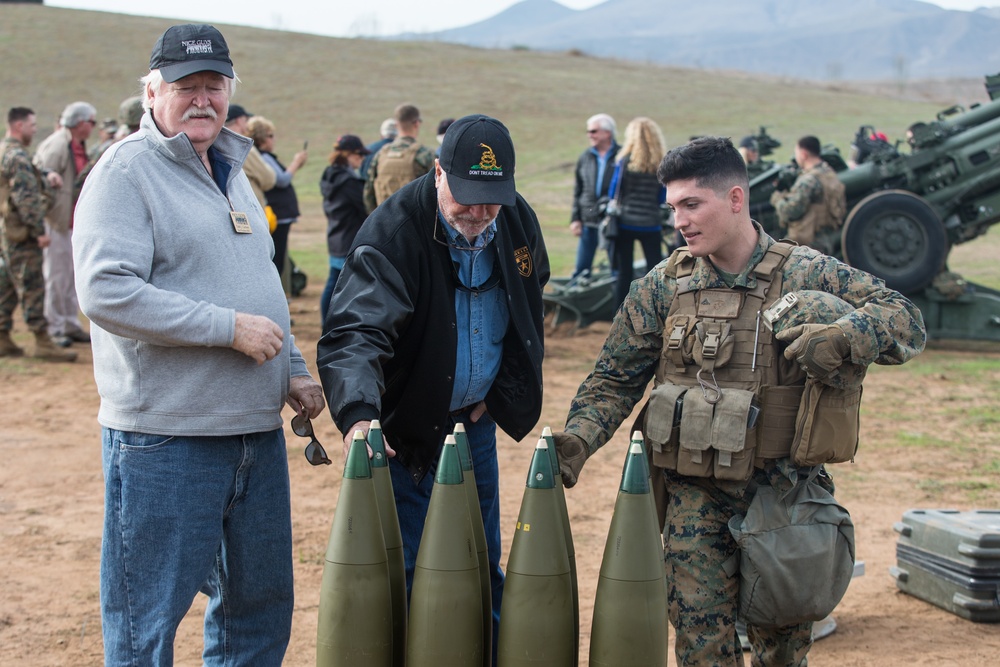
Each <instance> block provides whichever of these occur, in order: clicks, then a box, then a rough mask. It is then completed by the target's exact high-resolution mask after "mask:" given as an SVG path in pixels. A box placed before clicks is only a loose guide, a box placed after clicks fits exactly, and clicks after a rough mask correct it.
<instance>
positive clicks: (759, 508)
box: [729, 466, 854, 627]
mask: <svg viewBox="0 0 1000 667" xmlns="http://www.w3.org/2000/svg"><path fill="white" fill-rule="evenodd" d="M820 470H821V466H816V467H814V468H804V469H799V471H798V478H797V479H796V480H795V483H794V485H793V486H792V488H791V489H789V490H788V491H785V492H779V491H778V490H776V489H774V488H772V487H770V486H758V487H757V489H756V493H755V494H754V498H753V500H752V501H751V502H750V507H748V508H747V513H746V516H740V515H736V516H734V517H733V518H731V519H730V520H729V531H730V532H731V533H732V535H733V538H734V539H735V540H736V543H737V544H738V545H739V548H740V551H739V573H740V603H739V618H740V619H742V620H743V621H745V622H747V623H749V624H751V625H756V626H758V627H784V626H788V625H795V624H798V623H803V622H805V621H819V620H822V619H823V618H826V617H827V616H828V615H829V614H830V612H832V611H833V609H834V608H835V607H836V606H837V604H839V603H840V600H841V599H842V598H843V597H844V593H846V592H847V585H848V584H849V583H850V582H851V578H852V577H853V576H854V523H853V522H852V521H851V515H850V514H849V513H848V511H847V510H846V509H844V507H842V506H841V505H840V504H839V503H838V502H837V501H836V500H835V499H834V497H833V496H832V495H831V494H830V493H829V492H828V491H827V490H826V489H824V488H823V487H822V486H820V485H819V483H818V482H816V476H817V475H818V474H819V472H820Z"/></svg>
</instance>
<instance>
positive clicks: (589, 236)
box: [572, 225, 601, 278]
mask: <svg viewBox="0 0 1000 667" xmlns="http://www.w3.org/2000/svg"><path fill="white" fill-rule="evenodd" d="M600 239H601V234H600V229H598V228H597V227H588V226H587V225H584V226H583V231H582V232H581V233H580V243H579V245H577V246H576V268H575V269H574V270H573V276H572V277H573V278H576V277H577V276H578V275H580V274H582V273H590V271H591V268H592V267H593V265H594V255H596V254H597V245H598V241H600Z"/></svg>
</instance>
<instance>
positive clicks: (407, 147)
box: [363, 104, 435, 213]
mask: <svg viewBox="0 0 1000 667" xmlns="http://www.w3.org/2000/svg"><path fill="white" fill-rule="evenodd" d="M393 118H394V119H395V121H396V131H397V133H398V134H397V136H396V138H395V139H393V140H392V141H391V142H389V143H388V144H386V145H385V146H383V147H382V148H381V149H379V151H378V152H377V153H375V154H373V155H372V157H371V161H370V162H369V163H368V167H367V169H368V172H367V176H366V179H365V189H364V192H363V198H364V202H365V208H366V209H368V212H369V213H371V212H372V211H374V210H375V208H376V207H377V206H379V205H380V204H381V203H382V202H384V201H385V200H386V199H388V198H389V196H390V195H392V194H393V193H395V192H396V191H397V190H399V188H401V187H403V186H404V185H406V184H407V183H409V182H411V181H413V180H416V179H417V178H419V177H421V176H423V175H424V174H427V173H430V171H431V170H432V169H434V159H435V158H434V151H432V150H431V149H429V148H427V146H424V145H423V144H420V143H418V142H417V134H418V133H419V132H420V124H421V123H422V122H423V120H422V119H421V118H420V111H419V110H418V109H417V107H415V106H413V105H412V104H400V105H399V106H398V107H396V110H395V112H394V113H393ZM380 163H381V164H382V166H381V167H380V166H379V164H380Z"/></svg>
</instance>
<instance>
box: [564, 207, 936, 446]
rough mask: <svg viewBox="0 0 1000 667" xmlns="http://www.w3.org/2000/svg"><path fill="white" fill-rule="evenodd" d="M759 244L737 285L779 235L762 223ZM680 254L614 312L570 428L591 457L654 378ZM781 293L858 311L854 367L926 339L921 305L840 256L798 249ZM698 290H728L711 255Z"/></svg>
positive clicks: (697, 273) (848, 323) (847, 320)
mask: <svg viewBox="0 0 1000 667" xmlns="http://www.w3.org/2000/svg"><path fill="white" fill-rule="evenodd" d="M754 227H755V228H756V230H757V235H758V241H757V248H756V249H755V250H754V253H753V255H752V256H751V258H750V262H749V264H748V265H747V267H746V268H745V269H744V270H743V272H742V273H740V275H739V276H737V278H736V282H735V286H734V287H733V288H732V289H738V290H741V289H752V288H754V287H756V285H757V279H756V277H754V275H753V273H752V270H753V268H754V267H755V266H756V265H757V264H758V263H760V261H761V260H762V259H763V258H764V254H765V253H766V251H767V249H768V248H769V247H770V246H771V245H772V244H774V242H775V241H774V239H772V238H771V237H770V236H768V235H767V234H765V233H764V231H763V230H762V229H761V228H760V225H758V224H757V223H756V222H755V223H754ZM676 258H677V253H676V252H675V253H674V255H672V256H671V257H670V259H669V260H668V261H667V262H664V263H661V264H659V265H658V266H657V267H656V268H655V269H653V270H652V271H650V272H649V273H648V274H646V275H645V276H644V277H642V278H640V279H638V280H636V281H635V282H633V283H632V287H631V289H630V290H629V294H628V297H626V299H625V303H624V304H623V305H622V307H621V309H620V310H619V311H618V314H617V315H615V319H614V322H612V324H611V330H610V332H609V333H608V338H607V340H606V341H605V343H604V347H603V349H602V350H601V354H600V356H599V357H598V359H597V363H596V365H595V367H594V370H593V371H592V372H591V374H590V375H589V376H588V377H587V379H586V380H584V382H583V384H582V385H581V386H580V390H579V392H578V393H577V395H576V398H574V399H573V402H572V403H571V405H570V410H569V416H568V417H567V419H566V431H567V432H569V433H573V434H575V435H578V436H580V437H581V438H583V439H584V441H586V443H587V446H588V450H589V453H590V454H593V453H594V452H595V451H597V449H599V448H600V447H601V446H602V445H603V444H604V443H605V442H607V441H608V440H609V439H610V438H611V436H612V435H614V433H615V431H616V430H617V429H618V427H619V426H620V425H621V423H622V422H623V421H624V420H625V419H626V418H627V417H628V416H629V415H630V414H631V412H632V409H633V408H634V407H635V404H636V403H638V402H639V401H640V400H641V399H642V396H643V394H644V392H645V389H646V385H647V384H649V381H650V380H651V379H652V378H653V375H654V373H655V371H656V368H657V365H658V364H659V361H660V355H661V352H662V349H663V345H664V340H663V335H664V332H663V328H664V320H665V319H666V317H667V313H668V311H669V310H670V304H671V302H672V301H673V298H674V292H675V289H676V278H674V277H673V276H674V274H675V271H676V269H675V262H676ZM782 275H783V284H782V294H787V293H788V292H795V291H798V290H819V291H822V292H828V293H830V294H834V295H836V296H838V297H840V298H841V299H843V300H844V301H847V302H848V303H850V304H851V305H852V306H854V307H855V308H856V309H857V310H855V311H853V312H851V313H850V314H848V315H845V316H844V317H842V318H840V319H839V320H837V324H838V325H839V326H840V327H841V328H843V330H844V332H845V333H846V334H847V336H848V338H849V339H850V341H851V358H850V361H852V362H853V363H855V364H859V365H868V364H871V363H878V364H889V365H891V364H901V363H903V362H905V361H907V360H909V359H911V358H913V357H914V356H916V355H917V354H919V353H920V352H921V351H922V350H923V348H924V343H925V341H926V331H925V329H924V321H923V316H922V315H921V314H920V310H919V309H918V308H917V307H916V306H915V305H913V303H911V302H910V301H909V299H907V298H906V297H904V296H903V295H902V294H900V293H899V292H896V291H895V290H891V289H888V288H887V287H885V284H884V283H883V282H882V280H881V279H879V278H876V277H875V276H873V275H871V274H868V273H865V272H864V271H860V270H858V269H854V268H851V267H850V266H848V265H847V264H844V263H843V262H840V261H838V260H836V259H834V258H833V257H830V256H828V255H824V254H822V253H819V252H817V251H815V250H813V249H811V248H807V247H804V246H799V247H797V248H795V249H794V250H793V251H792V255H791V257H789V258H788V261H786V262H785V265H784V268H783V274H782ZM691 281H692V282H691V287H692V288H695V289H704V288H715V289H728V288H727V286H726V284H725V282H723V280H722V278H721V277H720V276H719V274H718V272H717V271H716V270H715V268H714V267H713V266H712V263H711V262H710V261H709V260H708V259H707V258H699V259H698V260H697V263H696V265H695V268H694V272H693V273H692V274H691Z"/></svg>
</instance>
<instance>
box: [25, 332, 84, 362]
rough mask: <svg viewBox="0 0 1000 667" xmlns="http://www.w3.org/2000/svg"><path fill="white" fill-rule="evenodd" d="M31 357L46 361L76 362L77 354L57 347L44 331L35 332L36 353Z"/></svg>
mask: <svg viewBox="0 0 1000 667" xmlns="http://www.w3.org/2000/svg"><path fill="white" fill-rule="evenodd" d="M31 356H33V357H34V358H36V359H44V360H45V361H76V352H74V351H73V350H64V349H62V348H61V347H59V346H58V345H56V344H55V343H54V342H52V339H51V338H50V337H49V333H48V332H47V331H44V330H42V331H36V332H35V353H34V354H32V355H31Z"/></svg>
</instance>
